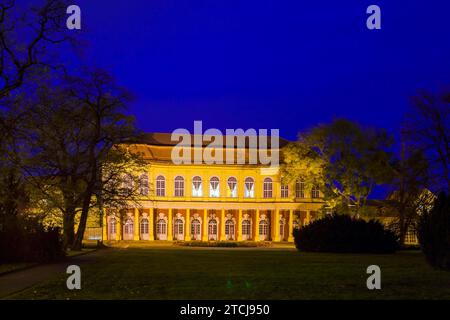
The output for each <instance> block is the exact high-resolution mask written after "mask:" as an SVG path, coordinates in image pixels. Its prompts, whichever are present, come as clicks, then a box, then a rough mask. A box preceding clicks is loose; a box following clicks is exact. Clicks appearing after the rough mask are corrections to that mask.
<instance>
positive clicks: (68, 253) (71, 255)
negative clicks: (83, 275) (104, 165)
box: [66, 248, 96, 257]
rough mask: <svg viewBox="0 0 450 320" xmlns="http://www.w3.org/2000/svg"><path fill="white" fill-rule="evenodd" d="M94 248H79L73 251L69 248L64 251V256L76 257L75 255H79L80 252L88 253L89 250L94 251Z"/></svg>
mask: <svg viewBox="0 0 450 320" xmlns="http://www.w3.org/2000/svg"><path fill="white" fill-rule="evenodd" d="M95 250H96V249H92V248H90V249H85V248H83V249H81V250H79V251H73V250H70V251H68V252H67V253H66V256H67V257H76V256H79V255H81V254H86V253H89V252H92V251H95Z"/></svg>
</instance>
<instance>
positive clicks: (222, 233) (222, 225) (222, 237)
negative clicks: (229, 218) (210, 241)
mask: <svg viewBox="0 0 450 320" xmlns="http://www.w3.org/2000/svg"><path fill="white" fill-rule="evenodd" d="M225 240H226V238H225V209H222V212H221V214H220V241H225Z"/></svg>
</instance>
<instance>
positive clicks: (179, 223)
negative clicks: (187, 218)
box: [173, 219, 184, 236]
mask: <svg viewBox="0 0 450 320" xmlns="http://www.w3.org/2000/svg"><path fill="white" fill-rule="evenodd" d="M183 225H184V224H183V220H181V219H176V220H175V223H174V224H173V226H174V233H175V236H178V235H182V234H183V233H184V230H183Z"/></svg>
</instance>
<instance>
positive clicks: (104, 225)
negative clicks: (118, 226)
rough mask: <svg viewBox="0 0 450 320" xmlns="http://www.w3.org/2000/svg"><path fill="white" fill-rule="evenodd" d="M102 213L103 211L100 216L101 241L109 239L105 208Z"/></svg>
mask: <svg viewBox="0 0 450 320" xmlns="http://www.w3.org/2000/svg"><path fill="white" fill-rule="evenodd" d="M102 213H103V217H102V240H103V241H106V240H111V239H108V219H107V215H106V210H105V209H103V210H102Z"/></svg>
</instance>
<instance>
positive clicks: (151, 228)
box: [148, 208, 155, 241]
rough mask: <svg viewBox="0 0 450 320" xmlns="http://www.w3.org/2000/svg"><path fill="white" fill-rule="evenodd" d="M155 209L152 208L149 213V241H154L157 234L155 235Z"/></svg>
mask: <svg viewBox="0 0 450 320" xmlns="http://www.w3.org/2000/svg"><path fill="white" fill-rule="evenodd" d="M154 211H155V209H153V208H150V212H149V215H148V220H149V221H148V240H149V241H153V240H155V235H154V226H155V222H154Z"/></svg>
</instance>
